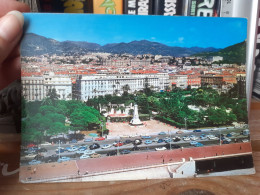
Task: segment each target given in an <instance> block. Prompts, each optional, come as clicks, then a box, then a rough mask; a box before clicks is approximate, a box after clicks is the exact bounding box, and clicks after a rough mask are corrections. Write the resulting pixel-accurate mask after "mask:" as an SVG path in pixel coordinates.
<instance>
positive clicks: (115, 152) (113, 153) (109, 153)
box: [107, 150, 117, 156]
mask: <svg viewBox="0 0 260 195" xmlns="http://www.w3.org/2000/svg"><path fill="white" fill-rule="evenodd" d="M115 155H117V151H116V150H113V151H109V152H108V153H107V156H115Z"/></svg>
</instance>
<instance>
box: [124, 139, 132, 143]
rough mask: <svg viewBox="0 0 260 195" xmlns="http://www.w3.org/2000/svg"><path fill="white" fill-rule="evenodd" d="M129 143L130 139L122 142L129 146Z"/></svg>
mask: <svg viewBox="0 0 260 195" xmlns="http://www.w3.org/2000/svg"><path fill="white" fill-rule="evenodd" d="M131 143H132V141H131V140H130V139H127V140H125V141H124V144H131Z"/></svg>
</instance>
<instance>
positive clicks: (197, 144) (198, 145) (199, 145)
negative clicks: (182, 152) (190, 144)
mask: <svg viewBox="0 0 260 195" xmlns="http://www.w3.org/2000/svg"><path fill="white" fill-rule="evenodd" d="M194 146H195V147H202V146H204V144H202V143H200V142H198V143H196V144H195V145H194Z"/></svg>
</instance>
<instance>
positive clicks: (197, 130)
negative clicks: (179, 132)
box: [193, 129, 201, 133]
mask: <svg viewBox="0 0 260 195" xmlns="http://www.w3.org/2000/svg"><path fill="white" fill-rule="evenodd" d="M193 132H195V133H197V132H201V130H200V129H195V130H193Z"/></svg>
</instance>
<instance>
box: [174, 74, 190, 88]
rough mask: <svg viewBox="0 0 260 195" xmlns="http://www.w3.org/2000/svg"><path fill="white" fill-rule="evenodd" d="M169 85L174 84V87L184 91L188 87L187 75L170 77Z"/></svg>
mask: <svg viewBox="0 0 260 195" xmlns="http://www.w3.org/2000/svg"><path fill="white" fill-rule="evenodd" d="M170 80H171V83H174V84H176V87H179V88H182V89H186V88H187V86H188V76H187V75H172V76H171V77H170Z"/></svg>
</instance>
